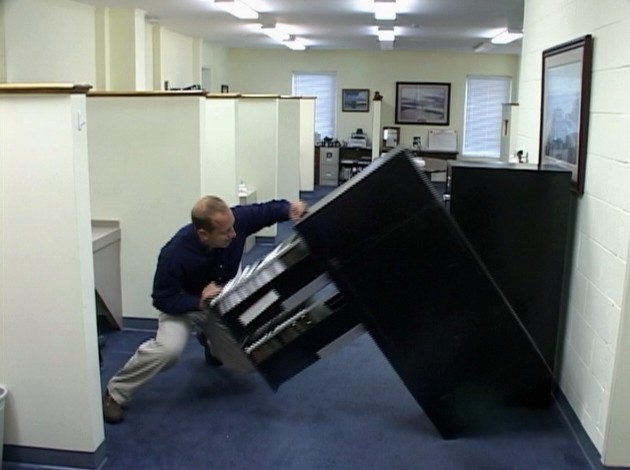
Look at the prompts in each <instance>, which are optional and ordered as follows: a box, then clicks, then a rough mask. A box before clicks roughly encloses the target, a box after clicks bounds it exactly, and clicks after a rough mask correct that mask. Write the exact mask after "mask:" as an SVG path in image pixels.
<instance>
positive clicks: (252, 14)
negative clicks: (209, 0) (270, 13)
mask: <svg viewBox="0 0 630 470" xmlns="http://www.w3.org/2000/svg"><path fill="white" fill-rule="evenodd" d="M214 4H215V5H216V6H218V7H219V8H221V9H222V10H224V11H227V12H228V13H229V14H230V15H234V16H236V17H237V18H240V19H241V20H255V19H256V18H258V12H257V11H256V10H254V9H253V8H251V7H250V6H249V5H247V4H245V3H243V2H241V1H240V0H214Z"/></svg>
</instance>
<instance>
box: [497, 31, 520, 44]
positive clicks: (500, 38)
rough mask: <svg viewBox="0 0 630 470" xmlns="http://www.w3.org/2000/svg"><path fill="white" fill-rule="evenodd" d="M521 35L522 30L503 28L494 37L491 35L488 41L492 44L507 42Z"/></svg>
mask: <svg viewBox="0 0 630 470" xmlns="http://www.w3.org/2000/svg"><path fill="white" fill-rule="evenodd" d="M522 37H523V31H517V30H515V29H507V28H506V29H504V30H503V31H501V32H500V33H499V34H497V35H496V36H495V37H493V38H492V39H491V40H490V42H492V43H493V44H509V43H511V42H512V41H516V40H517V39H521V38H522Z"/></svg>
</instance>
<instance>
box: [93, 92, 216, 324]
mask: <svg viewBox="0 0 630 470" xmlns="http://www.w3.org/2000/svg"><path fill="white" fill-rule="evenodd" d="M87 116H88V136H89V147H88V149H89V165H90V192H91V200H92V217H93V218H94V219H113V220H119V221H120V228H121V281H122V300H123V302H122V304H123V316H125V317H137V318H155V317H156V311H155V309H153V307H152V306H151V291H152V282H153V274H154V271H155V266H156V262H157V256H158V253H159V251H160V249H161V248H162V246H163V245H164V244H165V243H166V242H167V241H168V239H169V238H170V237H171V236H172V235H173V234H174V233H175V231H176V230H177V229H179V228H180V227H181V226H183V225H184V224H186V223H188V222H190V210H191V208H192V206H193V204H194V203H195V202H196V201H197V199H199V197H200V196H201V195H202V194H201V169H200V165H201V164H202V155H203V153H204V151H203V150H202V145H203V142H205V137H203V136H202V134H203V130H202V129H203V126H204V123H205V98H204V97H202V96H184V97H182V96H147V97H138V96H135V97H134V96H130V97H100V96H90V97H88V102H87Z"/></svg>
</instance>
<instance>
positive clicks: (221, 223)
mask: <svg viewBox="0 0 630 470" xmlns="http://www.w3.org/2000/svg"><path fill="white" fill-rule="evenodd" d="M212 226H213V227H214V230H212V231H211V232H208V231H207V230H205V229H199V230H197V233H198V234H199V239H200V240H201V243H203V244H204V245H206V246H207V247H208V248H226V247H227V246H228V245H229V244H230V243H231V242H232V239H233V238H234V237H236V232H235V231H234V215H233V214H232V211H230V210H228V211H227V212H217V213H215V214H214V215H213V216H212Z"/></svg>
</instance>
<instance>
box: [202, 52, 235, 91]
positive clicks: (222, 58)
mask: <svg viewBox="0 0 630 470" xmlns="http://www.w3.org/2000/svg"><path fill="white" fill-rule="evenodd" d="M201 66H202V68H206V69H208V70H210V82H211V83H212V87H211V89H209V90H206V91H209V92H212V93H218V92H220V91H221V85H228V86H229V83H230V82H229V80H228V71H227V50H226V49H225V47H222V46H218V45H216V44H210V43H207V42H204V43H203V47H202V51H201Z"/></svg>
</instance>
